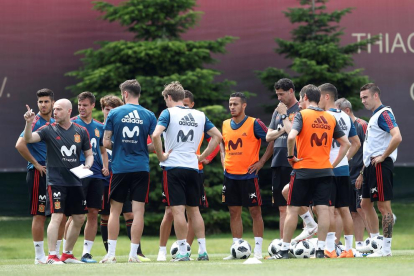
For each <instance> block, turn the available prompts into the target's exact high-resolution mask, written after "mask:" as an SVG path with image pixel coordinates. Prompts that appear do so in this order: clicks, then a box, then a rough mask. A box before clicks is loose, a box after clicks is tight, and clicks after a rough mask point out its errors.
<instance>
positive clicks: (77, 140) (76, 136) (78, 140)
mask: <svg viewBox="0 0 414 276" xmlns="http://www.w3.org/2000/svg"><path fill="white" fill-rule="evenodd" d="M73 136H74V137H75V143H80V142H81V138H80V135H79V134H75V135H73Z"/></svg>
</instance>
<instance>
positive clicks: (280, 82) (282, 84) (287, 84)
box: [275, 78, 295, 91]
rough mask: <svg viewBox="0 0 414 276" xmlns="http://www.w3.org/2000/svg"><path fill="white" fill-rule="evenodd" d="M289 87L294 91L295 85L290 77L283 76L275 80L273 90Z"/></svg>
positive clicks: (284, 89) (287, 88)
mask: <svg viewBox="0 0 414 276" xmlns="http://www.w3.org/2000/svg"><path fill="white" fill-rule="evenodd" d="M291 88H292V89H293V91H295V85H294V84H293V81H292V80H290V79H287V78H283V79H280V80H278V81H277V82H275V90H279V89H282V90H283V91H288V90H289V89H291Z"/></svg>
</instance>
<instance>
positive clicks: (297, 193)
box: [287, 176, 334, 207]
mask: <svg viewBox="0 0 414 276" xmlns="http://www.w3.org/2000/svg"><path fill="white" fill-rule="evenodd" d="M333 186H334V180H333V176H324V177H317V178H309V179H297V178H296V177H295V176H292V177H291V181H290V183H289V196H288V200H287V204H288V205H290V206H298V207H300V206H309V205H311V204H313V205H314V206H317V205H326V206H330V198H331V190H332V187H333Z"/></svg>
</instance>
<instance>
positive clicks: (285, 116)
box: [280, 114, 288, 121]
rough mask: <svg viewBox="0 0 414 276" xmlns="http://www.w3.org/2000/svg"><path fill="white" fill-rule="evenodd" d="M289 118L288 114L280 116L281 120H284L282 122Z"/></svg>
mask: <svg viewBox="0 0 414 276" xmlns="http://www.w3.org/2000/svg"><path fill="white" fill-rule="evenodd" d="M287 117H288V115H286V114H283V115H281V116H280V118H281V119H282V121H283V120H284V119H286V118H287Z"/></svg>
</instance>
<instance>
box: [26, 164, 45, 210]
mask: <svg viewBox="0 0 414 276" xmlns="http://www.w3.org/2000/svg"><path fill="white" fill-rule="evenodd" d="M26 183H27V186H28V188H29V202H30V205H29V210H30V214H31V215H33V216H36V215H39V216H45V215H46V213H45V211H46V201H47V200H46V174H43V176H41V175H40V172H39V171H38V170H36V169H31V170H29V171H27V175H26Z"/></svg>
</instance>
